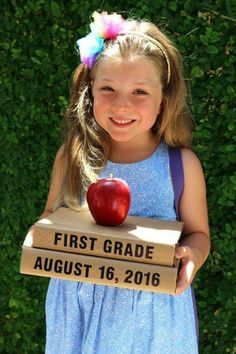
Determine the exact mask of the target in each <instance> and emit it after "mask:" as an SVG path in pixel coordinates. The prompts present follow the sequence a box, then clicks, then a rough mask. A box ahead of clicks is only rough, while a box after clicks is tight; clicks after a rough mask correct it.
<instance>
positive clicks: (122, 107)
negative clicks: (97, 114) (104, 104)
mask: <svg viewBox="0 0 236 354" xmlns="http://www.w3.org/2000/svg"><path fill="white" fill-rule="evenodd" d="M129 107H130V101H129V99H128V97H126V96H124V95H117V96H116V97H115V99H114V101H113V104H112V108H113V110H114V111H127V109H128V108H129Z"/></svg>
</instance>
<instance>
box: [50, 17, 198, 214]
mask: <svg viewBox="0 0 236 354" xmlns="http://www.w3.org/2000/svg"><path fill="white" fill-rule="evenodd" d="M128 21H129V23H130V30H131V31H132V32H135V33H128V34H124V35H119V36H118V37H117V38H116V39H115V40H107V41H106V43H105V50H104V51H103V52H102V53H101V54H100V55H99V56H98V57H97V59H96V62H95V64H94V66H93V68H92V69H91V70H90V69H88V68H86V67H85V65H84V64H81V65H79V66H78V67H77V68H76V70H75V72H74V75H73V80H72V85H71V98H70V104H69V107H68V109H67V112H66V114H65V118H64V122H63V131H64V138H65V144H64V149H63V151H64V153H63V156H62V159H64V160H66V166H67V168H66V176H65V181H64V185H63V190H62V193H61V196H60V197H59V200H58V201H57V203H56V204H57V206H58V205H59V204H62V203H63V204H66V205H67V206H69V207H71V208H74V209H76V208H78V205H79V203H81V201H82V199H83V196H84V194H85V193H86V190H87V189H88V186H89V185H90V184H91V183H92V182H94V181H95V180H96V179H97V178H98V176H99V173H100V172H101V171H102V169H103V168H104V166H105V164H106V162H107V158H108V154H109V136H108V134H107V132H106V131H104V130H103V129H102V128H101V127H100V126H99V125H98V124H97V122H96V120H95V119H94V116H93V97H92V93H91V84H90V83H91V80H93V79H94V78H95V75H96V71H97V69H98V67H99V65H100V64H101V63H102V62H104V60H115V58H132V57H134V58H135V57H139V56H140V57H145V58H147V59H149V60H151V61H152V62H153V63H154V65H155V66H156V68H157V70H158V72H159V73H160V75H161V82H162V88H163V98H164V103H163V109H162V112H161V115H160V116H158V119H157V120H156V122H155V124H154V126H153V128H152V130H153V133H154V134H155V135H156V137H157V139H159V140H163V141H165V142H166V143H167V144H168V145H170V146H179V147H189V146H190V145H191V140H192V122H191V118H190V114H189V110H188V106H187V103H186V102H187V94H186V86H185V82H184V77H183V68H182V60H181V56H180V54H179V52H178V50H177V49H176V48H175V46H174V45H173V43H172V42H171V41H170V40H169V39H168V38H167V37H166V35H165V34H164V33H162V32H161V31H160V30H159V29H158V28H157V27H156V26H155V25H154V24H152V23H150V22H146V21H140V22H138V21H134V20H128ZM138 33H143V34H146V35H148V36H150V37H152V38H154V39H155V40H157V41H158V42H159V43H160V44H161V45H162V46H163V47H164V49H165V53H166V54H167V56H168V59H169V66H170V80H169V83H167V63H166V58H165V56H164V55H163V53H162V51H160V49H159V48H158V47H157V46H155V44H153V43H152V42H151V41H148V40H147V39H146V38H143V37H142V36H139V35H138Z"/></svg>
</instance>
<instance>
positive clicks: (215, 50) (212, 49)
mask: <svg viewBox="0 0 236 354" xmlns="http://www.w3.org/2000/svg"><path fill="white" fill-rule="evenodd" d="M206 52H207V53H208V54H217V53H218V52H219V50H218V48H216V47H215V46H214V45H209V46H208V47H207V49H206Z"/></svg>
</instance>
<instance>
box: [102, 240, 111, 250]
mask: <svg viewBox="0 0 236 354" xmlns="http://www.w3.org/2000/svg"><path fill="white" fill-rule="evenodd" d="M103 251H104V252H105V253H111V251H112V241H111V240H105V241H104V243H103Z"/></svg>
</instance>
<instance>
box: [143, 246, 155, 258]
mask: <svg viewBox="0 0 236 354" xmlns="http://www.w3.org/2000/svg"><path fill="white" fill-rule="evenodd" d="M153 250H154V247H153V246H147V248H146V254H145V258H149V259H152V258H153Z"/></svg>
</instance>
